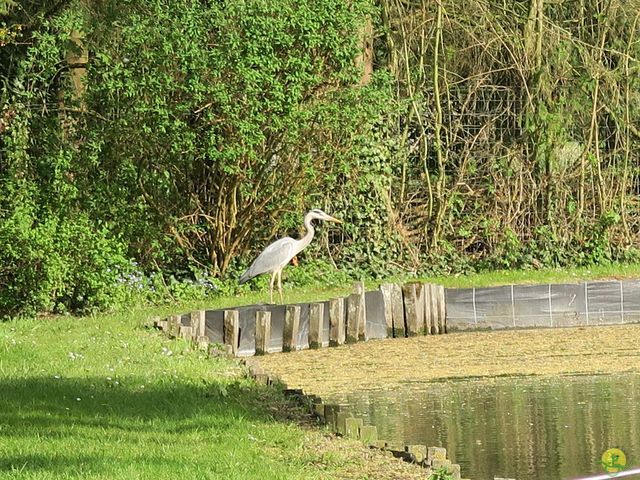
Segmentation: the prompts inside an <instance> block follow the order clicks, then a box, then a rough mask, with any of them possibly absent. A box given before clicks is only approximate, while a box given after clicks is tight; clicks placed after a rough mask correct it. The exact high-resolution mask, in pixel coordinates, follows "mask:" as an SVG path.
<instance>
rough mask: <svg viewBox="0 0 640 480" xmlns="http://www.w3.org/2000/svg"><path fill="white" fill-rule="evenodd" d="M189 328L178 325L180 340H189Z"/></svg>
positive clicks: (190, 329)
mask: <svg viewBox="0 0 640 480" xmlns="http://www.w3.org/2000/svg"><path fill="white" fill-rule="evenodd" d="M191 331H192V328H191V327H187V326H186V325H180V328H179V334H180V338H184V339H185V340H191Z"/></svg>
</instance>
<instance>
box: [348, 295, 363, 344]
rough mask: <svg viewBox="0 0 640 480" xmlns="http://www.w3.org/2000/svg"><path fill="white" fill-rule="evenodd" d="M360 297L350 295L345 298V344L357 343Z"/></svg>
mask: <svg viewBox="0 0 640 480" xmlns="http://www.w3.org/2000/svg"><path fill="white" fill-rule="evenodd" d="M359 305H360V296H359V295H357V294H355V293H352V294H351V295H349V296H348V297H347V338H346V342H347V343H356V342H357V341H358V313H359Z"/></svg>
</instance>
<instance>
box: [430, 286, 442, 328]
mask: <svg viewBox="0 0 640 480" xmlns="http://www.w3.org/2000/svg"><path fill="white" fill-rule="evenodd" d="M429 288H430V293H431V294H430V298H429V300H430V305H431V333H432V334H434V335H437V334H438V333H440V319H439V317H438V292H437V285H434V284H431V285H430V286H429Z"/></svg>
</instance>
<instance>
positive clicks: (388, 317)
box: [380, 283, 393, 338]
mask: <svg viewBox="0 0 640 480" xmlns="http://www.w3.org/2000/svg"><path fill="white" fill-rule="evenodd" d="M380 291H381V292H382V302H383V304H384V319H385V321H386V322H387V337H389V338H391V337H393V303H392V298H391V292H392V291H393V284H392V283H383V284H382V285H380Z"/></svg>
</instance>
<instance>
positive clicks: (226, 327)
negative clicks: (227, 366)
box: [223, 310, 240, 356]
mask: <svg viewBox="0 0 640 480" xmlns="http://www.w3.org/2000/svg"><path fill="white" fill-rule="evenodd" d="M223 338H224V344H225V345H229V348H230V349H231V355H234V356H235V355H237V354H238V347H239V343H240V314H239V313H238V311H237V310H225V311H224V324H223Z"/></svg>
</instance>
